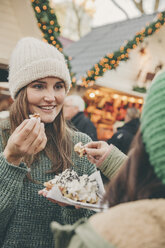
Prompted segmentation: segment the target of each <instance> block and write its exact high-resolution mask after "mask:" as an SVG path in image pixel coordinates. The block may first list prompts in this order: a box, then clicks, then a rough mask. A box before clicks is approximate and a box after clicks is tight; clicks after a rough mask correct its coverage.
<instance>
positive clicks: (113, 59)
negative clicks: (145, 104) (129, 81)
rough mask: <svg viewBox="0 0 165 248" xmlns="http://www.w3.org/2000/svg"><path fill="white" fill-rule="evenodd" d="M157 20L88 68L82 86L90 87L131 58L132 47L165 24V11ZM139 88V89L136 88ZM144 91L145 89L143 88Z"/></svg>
mask: <svg viewBox="0 0 165 248" xmlns="http://www.w3.org/2000/svg"><path fill="white" fill-rule="evenodd" d="M157 17H158V18H157V20H156V21H154V22H152V23H151V24H150V25H148V26H147V27H146V28H144V29H143V30H141V31H140V32H138V33H136V35H135V37H134V38H133V40H130V41H128V42H127V44H126V45H125V46H121V47H120V50H119V51H116V52H114V53H110V54H107V55H106V56H105V57H103V58H102V59H101V60H100V61H99V62H98V63H97V64H95V65H94V66H93V67H92V68H91V69H90V70H88V72H87V73H86V74H87V77H84V78H82V84H81V86H84V87H88V86H92V85H93V84H94V83H95V81H96V80H97V79H98V78H99V77H100V76H103V74H104V73H105V72H106V71H107V70H113V69H115V68H116V67H117V66H118V65H119V62H120V61H126V60H128V59H129V52H130V51H131V50H132V49H135V48H136V47H137V46H138V44H139V43H141V42H143V40H144V39H145V38H146V37H148V36H150V35H152V34H153V33H155V32H158V31H159V29H160V28H161V27H162V26H163V25H164V24H165V11H163V12H161V13H159V14H158V16H157ZM136 90H137V89H136ZM142 91H143V90H142Z"/></svg>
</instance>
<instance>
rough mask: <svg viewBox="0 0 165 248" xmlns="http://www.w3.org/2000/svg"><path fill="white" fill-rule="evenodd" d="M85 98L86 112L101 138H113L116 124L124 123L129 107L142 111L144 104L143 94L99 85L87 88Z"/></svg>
mask: <svg viewBox="0 0 165 248" xmlns="http://www.w3.org/2000/svg"><path fill="white" fill-rule="evenodd" d="M84 100H85V102H86V105H87V106H86V110H85V113H86V115H87V116H88V117H90V119H91V121H92V122H93V123H94V125H95V126H96V128H97V136H98V139H99V140H107V139H109V138H111V136H112V135H113V133H114V127H115V126H116V124H119V125H122V124H123V121H124V118H125V114H126V111H127V108H130V107H136V108H138V109H139V110H140V111H141V109H142V105H143V97H142V96H137V95H131V94H128V93H125V92H121V91H117V90H114V89H110V88H105V87H99V86H94V87H92V88H90V89H88V90H86V92H85V94H84Z"/></svg>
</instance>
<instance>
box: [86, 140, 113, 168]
mask: <svg viewBox="0 0 165 248" xmlns="http://www.w3.org/2000/svg"><path fill="white" fill-rule="evenodd" d="M111 146H112V145H108V144H107V143H106V142H105V141H96V142H90V143H88V144H86V145H85V146H84V148H85V151H86V154H87V158H88V160H89V161H90V162H91V163H93V164H96V166H99V165H100V163H99V161H100V159H101V158H104V157H106V154H109V151H110V149H111Z"/></svg>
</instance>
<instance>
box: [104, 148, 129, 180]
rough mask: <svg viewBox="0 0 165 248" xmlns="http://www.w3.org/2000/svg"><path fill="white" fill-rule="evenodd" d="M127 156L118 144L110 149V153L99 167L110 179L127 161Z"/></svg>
mask: <svg viewBox="0 0 165 248" xmlns="http://www.w3.org/2000/svg"><path fill="white" fill-rule="evenodd" d="M126 159H127V156H126V155H125V154H124V153H123V152H121V151H120V150H119V149H118V148H117V147H116V146H113V148H112V149H111V151H110V154H109V155H108V156H107V158H106V159H105V160H104V162H103V163H102V165H101V166H100V167H99V169H100V170H101V172H102V173H103V174H104V175H105V176H106V177H107V178H109V179H111V178H112V177H113V176H114V175H115V173H116V172H117V171H118V170H119V168H120V167H121V166H122V164H123V163H124V162H125V161H126Z"/></svg>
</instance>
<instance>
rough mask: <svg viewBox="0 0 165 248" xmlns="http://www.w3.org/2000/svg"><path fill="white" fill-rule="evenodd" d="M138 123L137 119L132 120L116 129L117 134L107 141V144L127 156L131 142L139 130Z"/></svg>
mask: <svg viewBox="0 0 165 248" xmlns="http://www.w3.org/2000/svg"><path fill="white" fill-rule="evenodd" d="M139 124H140V121H139V119H138V118H136V119H133V120H131V121H129V122H127V123H125V124H124V126H122V127H120V128H118V130H117V132H116V133H115V134H114V135H113V136H112V137H111V138H110V139H109V140H108V141H107V142H108V144H113V145H115V146H116V147H117V148H119V149H120V150H121V151H122V152H124V153H125V154H127V152H128V150H129V148H130V145H131V142H132V140H133V138H134V136H135V134H136V132H137V130H138V128H139Z"/></svg>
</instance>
